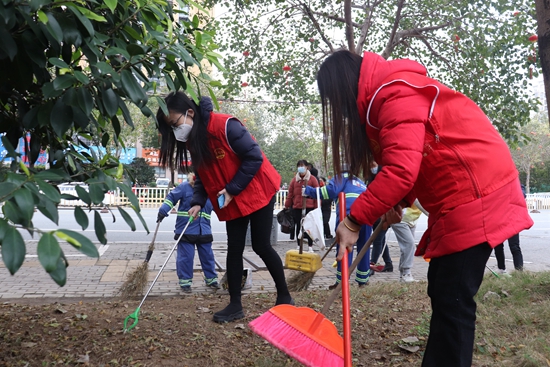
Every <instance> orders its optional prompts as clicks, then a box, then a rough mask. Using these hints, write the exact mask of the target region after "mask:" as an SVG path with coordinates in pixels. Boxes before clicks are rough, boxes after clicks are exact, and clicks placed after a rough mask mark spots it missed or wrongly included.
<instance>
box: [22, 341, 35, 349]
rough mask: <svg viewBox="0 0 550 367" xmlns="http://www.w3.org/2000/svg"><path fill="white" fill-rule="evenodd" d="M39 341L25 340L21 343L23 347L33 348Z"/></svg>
mask: <svg viewBox="0 0 550 367" xmlns="http://www.w3.org/2000/svg"><path fill="white" fill-rule="evenodd" d="M36 344H37V343H31V342H24V343H21V346H22V347H23V348H32V347H34V346H35V345H36Z"/></svg>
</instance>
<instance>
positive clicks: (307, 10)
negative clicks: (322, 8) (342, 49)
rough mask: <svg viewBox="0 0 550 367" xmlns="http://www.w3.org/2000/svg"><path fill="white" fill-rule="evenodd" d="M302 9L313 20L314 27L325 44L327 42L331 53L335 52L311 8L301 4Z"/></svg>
mask: <svg viewBox="0 0 550 367" xmlns="http://www.w3.org/2000/svg"><path fill="white" fill-rule="evenodd" d="M301 5H302V8H303V9H304V12H305V13H306V15H307V16H308V18H309V19H311V22H312V23H313V26H314V27H315V29H316V30H317V32H319V35H320V36H321V39H322V40H323V42H325V43H326V44H327V46H328V48H329V49H330V53H333V52H334V47H333V46H332V43H331V42H330V41H329V40H328V38H327V37H326V36H325V34H324V32H323V31H322V29H321V26H320V25H319V23H318V22H317V19H315V16H314V15H313V12H312V11H311V9H310V7H309V6H308V5H307V4H306V3H301Z"/></svg>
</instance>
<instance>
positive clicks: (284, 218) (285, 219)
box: [277, 209, 294, 233]
mask: <svg viewBox="0 0 550 367" xmlns="http://www.w3.org/2000/svg"><path fill="white" fill-rule="evenodd" d="M277 222H278V223H279V224H280V225H281V232H283V233H290V232H292V228H294V218H293V217H292V211H291V210H290V209H283V210H281V211H280V212H279V213H278V214H277Z"/></svg>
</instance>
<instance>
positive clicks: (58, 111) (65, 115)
mask: <svg viewBox="0 0 550 367" xmlns="http://www.w3.org/2000/svg"><path fill="white" fill-rule="evenodd" d="M50 120H51V124H52V128H53V129H54V131H55V133H56V134H57V136H59V137H60V138H63V136H64V135H65V132H66V131H67V130H69V129H70V128H71V126H73V110H72V108H71V107H70V106H67V105H66V104H65V103H63V101H62V100H61V99H58V100H57V102H55V105H54V106H53V108H52V113H51V116H50Z"/></svg>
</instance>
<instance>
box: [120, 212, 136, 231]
mask: <svg viewBox="0 0 550 367" xmlns="http://www.w3.org/2000/svg"><path fill="white" fill-rule="evenodd" d="M118 211H119V212H120V215H121V216H122V218H124V220H125V221H126V223H127V224H128V225H129V226H130V229H131V230H132V231H135V230H136V224H135V223H134V220H133V219H132V217H131V216H130V214H128V213H127V212H126V210H124V209H122V208H121V207H118Z"/></svg>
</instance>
